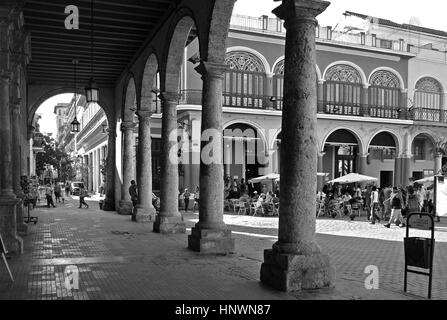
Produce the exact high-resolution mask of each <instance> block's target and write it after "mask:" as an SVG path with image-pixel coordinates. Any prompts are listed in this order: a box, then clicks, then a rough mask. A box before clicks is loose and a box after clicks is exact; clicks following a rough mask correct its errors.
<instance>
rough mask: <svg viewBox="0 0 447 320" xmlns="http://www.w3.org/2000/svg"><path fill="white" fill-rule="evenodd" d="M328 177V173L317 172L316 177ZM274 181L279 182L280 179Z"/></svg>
mask: <svg viewBox="0 0 447 320" xmlns="http://www.w3.org/2000/svg"><path fill="white" fill-rule="evenodd" d="M328 175H329V173H327V172H317V177H327V176H328ZM275 180H276V181H279V180H280V177H278V178H276V179H275Z"/></svg>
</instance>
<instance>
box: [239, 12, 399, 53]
mask: <svg viewBox="0 0 447 320" xmlns="http://www.w3.org/2000/svg"><path fill="white" fill-rule="evenodd" d="M230 26H231V27H232V28H236V29H243V30H257V31H260V32H264V33H274V34H275V33H276V34H285V29H284V27H283V21H282V20H280V19H279V18H270V17H268V16H261V17H251V16H245V15H238V14H234V15H233V16H232V17H231V21H230ZM316 37H317V39H320V40H324V41H333V42H338V43H346V44H357V45H364V46H368V47H377V48H382V49H390V50H395V51H406V50H407V48H406V44H405V42H404V41H403V40H402V39H401V40H391V39H379V38H376V37H375V35H368V34H366V33H349V32H341V31H336V30H332V27H323V26H317V28H316Z"/></svg>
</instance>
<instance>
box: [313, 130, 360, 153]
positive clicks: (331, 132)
mask: <svg viewBox="0 0 447 320" xmlns="http://www.w3.org/2000/svg"><path fill="white" fill-rule="evenodd" d="M338 130H346V131H348V132H349V133H351V134H352V135H353V136H354V137H355V138H356V140H357V144H358V146H359V151H361V152H362V153H365V152H364V143H363V141H362V139H361V138H360V137H361V135H360V134H359V132H357V131H356V130H354V129H352V128H346V127H336V128H334V129H332V130H330V131H329V132H328V133H327V134H326V135H325V136H324V138H323V141H322V143H321V146H320V152H323V151H324V145H325V144H326V141H327V139H328V138H329V137H330V136H331V134H333V133H334V132H336V131H338Z"/></svg>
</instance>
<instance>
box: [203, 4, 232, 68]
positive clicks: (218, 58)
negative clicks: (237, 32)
mask: <svg viewBox="0 0 447 320" xmlns="http://www.w3.org/2000/svg"><path fill="white" fill-rule="evenodd" d="M235 1H236V0H219V1H213V8H212V12H211V15H210V18H209V29H208V30H206V31H205V33H206V35H207V36H208V39H207V41H206V47H205V45H204V46H203V48H202V49H203V50H201V51H200V52H201V53H203V55H202V56H203V59H204V60H205V61H208V62H214V63H223V62H224V60H225V48H226V45H227V37H228V30H229V27H230V20H231V15H232V13H233V7H234V3H235ZM205 49H206V50H205Z"/></svg>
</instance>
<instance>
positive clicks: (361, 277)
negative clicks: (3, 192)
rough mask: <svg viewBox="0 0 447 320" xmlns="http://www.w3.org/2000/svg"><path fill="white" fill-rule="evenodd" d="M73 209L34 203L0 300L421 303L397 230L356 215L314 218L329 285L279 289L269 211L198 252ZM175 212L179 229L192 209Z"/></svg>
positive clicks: (438, 295) (115, 218)
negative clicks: (272, 268)
mask: <svg viewBox="0 0 447 320" xmlns="http://www.w3.org/2000/svg"><path fill="white" fill-rule="evenodd" d="M87 202H88V203H89V205H90V208H89V209H79V208H78V201H77V198H76V197H73V198H71V199H68V201H65V203H64V204H57V208H46V207H39V208H36V209H35V210H33V211H32V214H33V215H35V216H38V217H39V222H38V223H37V224H36V225H34V224H30V225H29V231H28V235H27V236H25V237H24V239H25V240H24V246H25V253H24V254H23V255H21V256H11V258H10V259H9V260H8V262H9V264H10V267H11V269H12V272H13V274H14V276H15V282H14V283H11V281H10V280H9V278H8V275H7V273H6V270H5V268H4V266H3V265H1V266H0V299H31V300H47V299H49V300H60V299H62V300H71V299H74V300H78V299H79V300H95V299H107V300H109V299H111V300H114V299H150V300H165V299H169V300H172V299H180V300H208V299H212V300H239V299H244V300H246V299H248V300H251V299H256V300H295V299H331V300H333V299H343V300H350V299H356V300H357V299H381V300H388V299H399V300H401V299H424V297H426V290H427V278H426V277H424V276H419V275H413V274H410V276H409V280H410V281H409V290H410V293H408V294H403V292H402V290H403V261H404V260H403V254H404V253H403V243H402V238H403V236H404V229H401V228H398V227H394V226H392V227H391V229H386V228H384V227H383V226H382V225H381V224H375V225H371V224H369V223H368V222H367V221H365V219H364V218H360V219H358V220H356V221H354V222H349V221H347V220H341V219H338V220H337V219H336V220H333V219H325V218H319V219H318V220H317V241H318V243H319V244H320V245H321V246H322V247H323V249H324V251H325V252H327V253H328V254H329V255H330V256H331V259H332V263H333V264H334V265H335V267H336V287H335V288H333V289H322V290H315V291H306V292H295V293H284V292H279V291H276V290H272V289H270V288H269V287H267V286H265V285H263V284H261V282H260V281H259V272H260V267H261V263H262V262H263V256H262V255H263V250H264V249H267V248H271V246H272V244H273V243H274V242H275V241H276V239H277V238H276V235H277V233H278V232H277V223H278V218H277V217H252V216H242V215H241V216H237V215H233V214H225V222H226V223H227V224H228V225H229V227H230V228H231V229H232V230H233V236H234V238H235V239H236V252H235V253H232V254H230V255H227V256H207V255H201V254H199V253H196V252H193V251H190V250H188V249H187V236H186V234H173V235H163V234H159V233H154V232H152V227H151V226H150V225H148V224H142V223H135V222H132V221H131V219H130V216H122V215H118V214H116V213H115V212H105V211H101V210H99V206H98V203H97V202H95V201H88V200H87ZM182 213H183V216H184V219H185V223H186V226H187V232H188V233H189V232H190V230H191V227H193V226H194V223H196V222H197V221H198V214H197V212H196V213H191V212H188V213H184V212H182ZM436 227H437V232H436V238H437V243H436V252H435V268H434V281H433V294H432V297H433V299H447V284H446V282H445V279H447V270H446V269H445V267H443V266H445V265H446V263H447V223H445V221H442V222H441V223H438V224H437V225H436ZM68 265H74V266H76V267H77V268H78V271H79V288H78V289H71V290H67V289H66V287H65V285H64V283H65V282H64V281H65V276H64V271H65V269H66V267H67V266H68ZM368 265H375V266H377V267H378V270H379V289H370V290H367V289H366V288H365V279H366V277H367V276H368V274H367V273H365V267H366V266H368Z"/></svg>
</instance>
